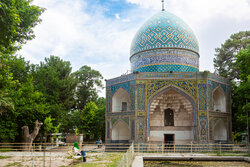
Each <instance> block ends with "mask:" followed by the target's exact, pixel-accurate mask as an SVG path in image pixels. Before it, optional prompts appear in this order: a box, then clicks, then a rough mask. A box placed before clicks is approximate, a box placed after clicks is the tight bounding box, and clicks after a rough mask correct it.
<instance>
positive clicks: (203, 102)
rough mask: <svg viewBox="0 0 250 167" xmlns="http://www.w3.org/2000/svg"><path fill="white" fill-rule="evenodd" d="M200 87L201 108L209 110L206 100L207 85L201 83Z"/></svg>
mask: <svg viewBox="0 0 250 167" xmlns="http://www.w3.org/2000/svg"><path fill="white" fill-rule="evenodd" d="M198 89H199V109H200V110H207V100H206V95H207V93H206V92H207V85H206V84H199V85H198Z"/></svg>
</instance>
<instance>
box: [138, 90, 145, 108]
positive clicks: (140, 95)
mask: <svg viewBox="0 0 250 167" xmlns="http://www.w3.org/2000/svg"><path fill="white" fill-rule="evenodd" d="M144 92H145V85H137V95H138V96H137V103H138V107H137V109H138V110H144V103H145V93H144Z"/></svg>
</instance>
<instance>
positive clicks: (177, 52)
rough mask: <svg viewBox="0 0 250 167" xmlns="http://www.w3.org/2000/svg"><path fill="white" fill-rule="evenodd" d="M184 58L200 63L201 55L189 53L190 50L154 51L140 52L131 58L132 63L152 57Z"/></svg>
mask: <svg viewBox="0 0 250 167" xmlns="http://www.w3.org/2000/svg"><path fill="white" fill-rule="evenodd" d="M164 55H169V56H184V57H190V58H194V59H195V60H196V61H199V55H198V54H197V53H194V52H191V51H188V50H181V49H176V48H175V49H171V48H169V49H153V50H147V51H144V52H139V53H137V54H135V55H133V56H132V57H130V62H131V63H135V62H136V61H138V60H140V59H142V58H145V57H152V56H164Z"/></svg>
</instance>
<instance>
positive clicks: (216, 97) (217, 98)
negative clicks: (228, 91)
mask: <svg viewBox="0 0 250 167" xmlns="http://www.w3.org/2000/svg"><path fill="white" fill-rule="evenodd" d="M213 107H214V111H221V112H226V97H225V94H224V92H223V90H222V89H221V88H217V89H216V90H215V91H214V93H213Z"/></svg>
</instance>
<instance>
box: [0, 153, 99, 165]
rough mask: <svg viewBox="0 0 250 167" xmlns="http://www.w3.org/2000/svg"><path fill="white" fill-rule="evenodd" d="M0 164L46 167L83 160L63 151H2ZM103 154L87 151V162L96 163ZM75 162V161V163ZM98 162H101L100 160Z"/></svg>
mask: <svg viewBox="0 0 250 167" xmlns="http://www.w3.org/2000/svg"><path fill="white" fill-rule="evenodd" d="M0 156H1V159H0V166H1V167H2V166H3V167H4V166H37V167H40V166H46V167H62V166H71V165H72V164H75V162H77V163H81V160H76V159H73V158H72V157H70V155H69V154H67V152H66V153H61V152H51V153H50V152H46V153H45V154H44V152H35V153H29V152H7V153H0ZM101 156H103V153H87V162H88V163H96V160H97V159H98V157H101ZM73 162H74V163H73ZM98 162H101V161H100V160H98Z"/></svg>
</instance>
